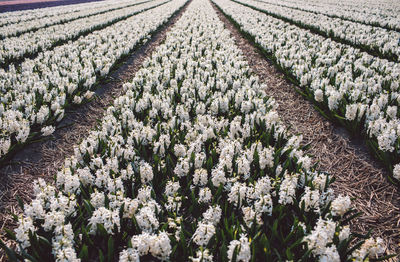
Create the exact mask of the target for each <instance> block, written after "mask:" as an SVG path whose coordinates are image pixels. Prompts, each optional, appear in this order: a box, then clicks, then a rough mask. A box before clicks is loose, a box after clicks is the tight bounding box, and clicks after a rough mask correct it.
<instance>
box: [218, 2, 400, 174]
mask: <svg viewBox="0 0 400 262" xmlns="http://www.w3.org/2000/svg"><path fill="white" fill-rule="evenodd" d="M216 3H217V4H218V5H219V6H220V8H222V9H223V11H224V12H225V13H226V14H227V15H229V16H230V17H231V18H232V19H233V20H234V21H236V22H237V23H238V24H239V26H240V28H241V30H243V31H245V32H247V33H248V34H250V35H251V36H252V37H253V38H254V41H255V42H256V43H257V44H259V45H260V46H261V48H262V49H264V50H265V51H266V52H267V53H268V54H269V55H270V56H271V57H272V58H273V59H275V60H276V62H277V63H278V64H279V65H280V66H281V67H282V68H283V69H284V70H285V71H286V72H288V73H289V74H291V75H292V76H294V77H295V78H296V79H297V81H298V84H299V85H300V86H302V87H303V88H304V89H305V92H306V95H308V97H309V98H310V99H312V100H314V102H315V103H316V104H317V105H318V106H319V107H320V108H321V109H322V110H323V111H325V113H326V115H327V116H328V117H329V118H331V119H334V120H336V121H339V122H340V123H342V124H343V125H345V126H346V127H347V128H348V129H349V130H351V131H352V132H353V133H354V134H358V135H359V134H360V133H361V132H364V133H365V138H366V140H367V142H368V143H369V145H370V146H371V147H373V148H374V150H375V151H376V152H377V156H378V157H380V158H381V159H382V161H384V163H385V165H387V167H388V168H389V170H391V171H393V176H394V178H396V179H400V164H399V159H400V120H399V117H400V87H399V83H400V64H399V63H392V62H388V61H387V60H383V59H379V58H376V57H373V56H371V55H368V54H367V53H365V52H360V51H359V50H358V49H355V48H353V47H351V46H348V45H343V44H340V43H337V42H335V41H332V40H331V39H329V38H324V37H321V36H319V35H315V34H313V33H311V32H309V31H308V30H303V29H301V28H299V27H297V26H293V25H290V24H289V23H286V22H284V21H282V20H280V19H276V18H273V17H270V16H268V15H266V14H264V13H261V12H258V11H256V10H253V9H251V8H248V7H245V6H243V5H241V4H237V3H234V2H232V1H228V0H216Z"/></svg>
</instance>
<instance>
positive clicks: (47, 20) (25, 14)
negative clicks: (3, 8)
mask: <svg viewBox="0 0 400 262" xmlns="http://www.w3.org/2000/svg"><path fill="white" fill-rule="evenodd" d="M110 3H113V4H115V5H114V6H110ZM132 3H135V2H132V0H116V1H110V0H106V1H101V2H90V3H82V4H76V5H61V6H56V7H47V8H46V9H45V10H46V11H45V12H43V10H44V9H42V8H39V9H29V10H22V11H14V12H5V13H1V14H0V30H1V31H2V32H3V33H1V34H0V35H1V37H6V36H12V35H15V34H20V33H22V32H27V31H31V30H35V29H39V28H41V27H45V26H49V25H53V24H57V23H63V22H68V21H70V20H73V19H77V18H79V17H84V16H87V15H90V14H95V13H97V12H101V11H107V10H111V9H115V8H119V7H123V6H127V5H131V4H132ZM136 3H139V2H136ZM31 22H32V23H31ZM16 24H19V25H16ZM14 26H16V27H14ZM5 28H10V29H9V30H5ZM6 31H10V33H7V32H6ZM15 32H16V33H15Z"/></svg>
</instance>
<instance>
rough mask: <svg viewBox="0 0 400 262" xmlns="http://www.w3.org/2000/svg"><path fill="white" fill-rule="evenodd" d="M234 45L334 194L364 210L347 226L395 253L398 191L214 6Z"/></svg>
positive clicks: (399, 240) (399, 238) (359, 145)
mask: <svg viewBox="0 0 400 262" xmlns="http://www.w3.org/2000/svg"><path fill="white" fill-rule="evenodd" d="M213 6H214V8H215V10H216V11H217V13H218V15H219V17H220V19H221V20H222V21H223V22H224V24H225V26H226V28H227V29H228V30H230V31H231V34H232V36H233V37H234V39H235V42H236V44H237V45H238V46H239V48H240V49H241V50H242V52H243V54H244V55H245V57H246V58H247V60H248V62H249V65H250V68H251V69H252V70H253V72H255V73H256V74H257V75H258V76H259V78H260V80H261V82H263V83H266V84H267V86H268V88H267V90H266V92H267V95H269V96H271V97H273V98H274V99H275V100H276V102H277V103H278V104H279V107H278V113H279V115H280V117H281V119H282V120H283V121H284V123H285V124H286V126H288V127H290V128H291V129H290V130H291V133H293V134H302V135H303V138H304V139H303V142H304V144H308V143H310V144H311V147H310V149H309V150H308V151H307V153H308V154H310V155H312V156H313V158H314V160H316V161H318V168H319V169H320V170H322V171H326V172H328V173H330V174H332V175H333V176H334V177H335V178H336V181H335V183H334V184H333V189H334V191H335V194H343V195H349V196H350V197H352V198H355V199H354V200H353V205H354V208H355V209H357V210H358V211H361V212H362V213H363V214H362V215H361V216H360V217H359V218H357V219H356V220H354V221H353V222H352V224H351V227H352V230H353V232H361V233H367V232H368V230H369V229H372V230H373V233H372V235H373V236H375V237H381V238H382V239H383V240H384V241H385V244H386V245H387V250H388V251H389V252H390V253H391V254H393V253H395V254H398V253H399V252H400V246H399V244H400V225H399V224H400V195H399V192H398V191H397V189H396V187H395V186H393V185H392V184H390V183H389V182H388V181H387V179H386V175H387V174H386V171H385V170H384V169H383V168H382V166H381V165H380V164H379V163H378V162H377V161H375V160H374V159H373V158H372V157H371V155H370V154H369V152H368V150H367V148H366V147H364V146H363V145H362V143H361V142H360V141H355V140H354V139H351V138H350V137H349V136H348V134H347V132H346V131H345V130H344V129H343V128H340V127H337V126H335V125H333V124H332V123H331V122H329V121H328V120H327V119H325V118H324V117H323V116H322V115H320V114H319V113H318V112H317V111H316V110H315V109H314V107H313V105H312V103H310V102H309V101H307V100H306V99H305V98H304V97H303V96H301V95H300V94H299V93H297V92H296V87H295V86H294V85H293V84H291V83H290V82H289V81H288V80H286V79H285V76H284V74H283V73H281V72H279V71H278V69H276V67H274V65H273V64H272V62H271V61H268V60H267V59H266V58H265V56H263V55H262V54H261V52H260V51H259V50H258V49H257V48H256V47H254V46H253V45H252V43H251V42H250V41H249V40H247V39H246V38H244V37H243V36H242V34H241V33H240V32H239V31H238V29H237V28H236V27H235V26H234V25H233V24H232V23H231V22H230V21H229V20H228V19H227V18H226V17H225V16H224V15H223V14H222V13H221V12H220V11H219V10H218V9H217V8H216V7H215V5H213Z"/></svg>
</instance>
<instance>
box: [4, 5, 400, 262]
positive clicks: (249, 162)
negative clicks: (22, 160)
mask: <svg viewBox="0 0 400 262" xmlns="http://www.w3.org/2000/svg"><path fill="white" fill-rule="evenodd" d="M320 1H322V0H313V1H310V3H311V4H310V6H309V8H314V9H312V10H313V11H312V12H309V13H307V14H303V13H305V12H308V11H305V10H306V9H300V8H299V7H298V5H300V4H299V3H300V2H296V0H294V1H290V2H287V3H286V2H284V3H280V1H278V0H274V1H267V0H265V1H250V0H212V1H209V0H190V1H187V0H150V1H128V0H118V1H113V2H110V1H105V2H96V3H89V4H80V5H72V6H68V7H66V8H62V7H55V8H48V9H49V10H48V12H39V11H35V10H32V11H21V12H15V13H10V14H8V13H6V14H2V15H1V14H0V21H1V22H0V25H1V26H0V35H1V36H2V37H3V39H2V40H1V43H0V46H1V49H0V50H1V59H2V60H1V65H2V66H3V68H2V69H0V94H1V97H0V130H1V133H0V165H1V164H5V165H7V163H8V161H10V159H12V155H13V154H14V153H15V152H17V151H23V150H24V147H25V146H26V145H27V144H28V143H31V142H32V141H33V140H35V139H37V138H40V137H43V136H49V135H51V134H52V133H54V132H57V130H56V129H57V128H58V123H59V122H60V121H62V119H63V118H64V116H65V114H68V109H69V108H72V107H78V106H79V105H80V104H82V103H90V101H91V99H92V97H93V95H94V91H95V88H96V87H97V86H99V85H102V84H104V79H106V78H107V76H108V75H109V74H110V73H111V72H112V69H113V68H116V67H118V66H119V64H120V63H121V61H123V60H124V59H125V58H126V57H128V56H130V55H131V54H132V53H134V52H135V51H136V50H137V49H138V48H139V47H141V46H143V45H145V44H146V42H148V41H150V42H151V38H152V36H154V35H156V34H157V31H158V30H160V28H162V27H163V26H164V25H166V24H167V22H168V21H170V20H171V18H172V17H174V16H175V15H176V14H178V13H180V14H181V16H180V17H179V18H178V20H177V21H176V22H175V23H174V24H173V25H172V26H171V28H170V30H169V31H168V32H167V33H166V37H165V40H163V41H162V42H161V44H160V45H158V46H157V47H156V48H155V50H154V52H152V53H151V54H148V56H147V58H146V59H144V61H143V62H142V64H141V67H140V68H139V69H138V70H137V71H135V73H134V74H132V75H131V76H130V78H129V80H128V81H125V83H124V84H123V85H122V86H121V87H120V88H121V89H122V93H121V95H118V96H116V97H115V99H114V100H113V103H112V104H111V105H110V106H108V107H106V108H104V114H103V116H102V118H101V119H99V121H98V124H97V125H96V126H95V127H94V128H93V129H92V130H91V131H89V132H88V133H87V135H85V136H84V137H85V138H84V139H83V140H82V141H80V143H78V144H75V145H71V147H72V148H73V154H72V155H69V156H67V157H66V158H65V159H64V158H63V159H64V161H63V165H62V166H59V167H58V170H59V171H58V172H57V173H56V174H52V175H54V180H53V181H51V182H48V181H45V180H44V179H42V178H39V179H37V180H36V181H34V182H32V188H33V197H32V199H31V201H29V202H26V203H23V202H22V201H19V202H20V203H19V204H20V208H21V212H19V213H18V214H13V217H14V219H15V221H16V223H17V225H16V226H15V228H14V229H13V230H4V234H5V235H7V238H8V240H9V241H11V242H12V244H11V245H7V244H5V242H4V241H2V240H0V247H2V248H3V250H4V253H5V254H6V255H7V257H8V260H9V261H38V262H39V261H198V262H206V261H209V262H212V261H243V262H247V261H323V262H329V261H332V262H339V261H349V262H350V261H360V262H362V261H381V260H385V259H389V258H390V257H392V255H390V254H389V253H390V252H388V250H387V247H386V246H385V241H384V240H383V239H382V238H380V237H372V236H371V234H370V233H368V234H362V233H361V232H357V231H355V230H354V229H353V228H350V225H351V223H352V222H353V220H354V219H355V218H356V217H357V216H359V213H358V212H357V210H356V208H355V207H354V205H353V204H352V199H351V198H350V197H349V196H347V195H344V194H338V193H337V192H335V191H334V187H333V186H332V184H333V183H334V181H335V178H334V177H333V176H331V175H330V174H329V172H325V171H321V170H320V169H319V168H318V167H317V164H316V163H315V161H314V159H313V158H312V156H310V155H308V154H307V153H306V150H307V148H308V147H312V146H313V144H312V143H311V144H308V145H307V146H304V143H303V141H302V140H303V136H302V135H301V134H293V133H292V132H291V130H290V128H289V127H287V126H286V125H285V124H284V122H283V121H282V120H281V117H280V113H279V112H278V104H277V102H276V101H275V99H274V98H273V97H270V96H268V95H267V94H266V90H267V89H268V88H269V87H268V85H267V84H265V83H263V80H262V79H260V78H259V76H257V74H255V73H254V72H253V70H252V69H251V68H250V65H249V62H248V60H246V57H245V55H244V54H243V52H242V50H241V49H240V48H239V46H238V43H237V42H235V40H234V38H233V36H232V35H231V32H230V31H229V30H228V29H226V26H225V24H224V22H223V21H221V19H220V18H219V16H218V13H217V9H219V10H220V11H222V12H223V13H224V14H225V15H226V16H227V17H228V18H229V19H231V21H232V22H233V23H235V25H236V26H238V27H239V28H240V30H241V32H242V33H243V34H244V35H245V36H246V37H248V38H250V39H252V41H254V44H255V45H257V46H258V47H259V48H260V49H261V50H263V51H264V54H265V55H266V56H267V57H268V58H269V59H272V61H274V62H275V63H276V64H277V66H278V67H279V68H280V69H281V70H283V71H284V72H285V74H286V77H288V78H289V79H291V80H292V81H293V82H295V83H296V84H297V85H298V86H299V87H300V88H301V90H302V92H303V95H304V96H306V97H307V98H308V99H310V100H311V101H312V102H313V103H315V105H316V109H317V110H318V111H319V112H320V113H321V114H323V115H324V116H325V117H327V118H328V119H330V120H332V121H336V122H338V123H339V124H341V125H343V126H345V127H347V128H348V130H350V131H351V132H352V133H353V134H358V135H360V134H361V137H362V138H363V139H364V140H365V142H366V143H368V145H369V146H370V147H371V148H372V149H373V150H374V152H375V155H376V156H378V157H379V160H380V161H381V163H383V164H385V166H386V167H387V168H388V170H389V171H390V172H388V173H389V174H388V176H389V179H390V181H391V182H393V183H394V184H396V183H398V180H400V122H399V121H400V120H399V117H400V108H399V106H400V105H399V104H400V91H399V89H400V87H399V82H400V67H399V63H398V55H397V53H398V51H399V48H398V47H397V48H396V47H395V45H394V44H393V41H392V40H393V39H389V38H388V37H383V36H382V37H381V34H382V32H383V31H388V30H391V29H392V28H396V26H397V24H396V21H392V22H391V23H387V24H385V25H384V26H383V27H382V28H380V29H376V28H374V27H373V25H374V26H375V24H376V23H379V21H380V20H379V17H380V16H379V14H378V13H377V14H376V17H374V19H375V20H371V21H370V22H365V21H361V22H362V23H361V22H360V21H359V20H360V19H359V18H358V17H357V16H355V15H353V13H352V12H350V11H348V12H343V13H342V14H341V15H339V14H338V12H340V10H336V11H335V9H332V10H326V12H328V11H329V12H332V13H329V15H328V14H326V13H324V10H325V9H322V8H318V6H319V5H318V4H320ZM111 3H112V4H111ZM314 5H315V6H314ZM349 5H350V4H349ZM348 8H349V9H350V7H348ZM289 9H290V12H289V11H288V10H289ZM344 10H346V9H344ZM388 12H389V11H388ZM382 15H383V14H382ZM322 16H323V17H324V19H325V20H323V19H322V18H320V17H322ZM347 16H349V17H351V19H350V18H346V17H347ZM339 17H342V18H339ZM344 18H346V19H344ZM315 19H318V20H320V21H321V24H319V25H316V26H314V25H313V24H312V21H313V20H314V21H315ZM340 19H342V21H343V22H342V23H341V24H338V23H337V20H340ZM3 20H4V21H3ZM5 20H8V21H7V22H6V21H5ZM385 27H387V28H385ZM343 28H346V29H343ZM388 28H390V29H388ZM315 30H317V31H318V32H315ZM343 30H344V31H343ZM346 30H348V31H346ZM379 30H381V31H379ZM324 32H325V33H326V35H325V36H324V34H325V33H324ZM349 32H351V34H355V35H357V37H356V39H354V38H349V34H350V33H349ZM374 34H376V35H377V36H378V35H379V36H380V37H381V38H378V37H375V36H374ZM390 34H391V35H390V37H393V36H394V37H397V35H398V34H399V32H397V31H396V30H392V31H390ZM362 36H365V37H362ZM338 39H341V40H340V41H339V40H338ZM374 41H375V42H374ZM360 45H362V46H363V48H361V47H360ZM365 46H367V47H368V48H370V51H371V54H370V53H368V52H369V51H368V52H367V51H365V49H366V48H364V47H365ZM360 48H361V49H360ZM372 51H374V52H375V51H376V53H374V54H372V53H373V52H372ZM374 55H375V56H374ZM387 57H391V59H387Z"/></svg>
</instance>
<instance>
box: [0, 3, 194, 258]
mask: <svg viewBox="0 0 400 262" xmlns="http://www.w3.org/2000/svg"><path fill="white" fill-rule="evenodd" d="M190 2H191V1H189V2H188V3H186V5H185V6H184V8H182V10H181V11H180V12H178V13H177V14H176V15H175V16H173V17H172V18H171V19H170V21H169V22H168V23H167V24H166V25H164V26H163V27H162V29H161V30H159V31H158V32H157V33H156V34H155V35H154V36H153V37H152V38H151V39H150V40H149V41H147V43H146V44H145V45H144V46H142V47H141V48H140V49H138V50H137V51H136V52H134V53H133V54H132V55H131V56H130V57H129V58H128V59H127V60H126V61H125V63H124V64H123V65H122V66H120V67H119V68H118V69H117V70H116V71H114V72H113V73H112V74H111V75H110V76H109V77H108V78H107V79H106V81H105V82H107V83H105V84H102V85H101V87H100V88H98V89H97V90H96V97H95V98H94V99H93V100H92V101H90V102H89V103H87V104H85V105H83V106H80V107H78V108H76V109H75V110H70V111H69V112H66V114H65V115H66V116H65V118H64V119H63V120H62V121H61V123H60V124H59V128H57V130H56V131H55V132H54V134H53V135H52V137H51V139H50V140H47V141H43V142H39V143H35V144H31V145H28V146H27V147H26V148H24V149H23V151H21V152H19V153H17V154H16V155H15V156H14V157H13V159H12V160H11V161H10V165H8V166H6V167H4V168H2V169H0V239H2V240H3V241H5V240H6V239H5V237H4V228H10V229H13V228H15V226H16V223H15V222H14V221H13V220H12V217H11V213H14V214H18V213H20V212H21V209H20V208H19V206H18V203H17V200H16V196H19V197H20V198H21V199H22V200H23V201H24V202H29V201H30V200H31V199H32V197H33V196H32V186H33V181H34V180H36V179H38V178H43V179H44V180H46V181H48V182H50V183H52V182H53V176H54V175H55V174H56V172H57V170H58V169H59V168H60V167H61V166H62V164H63V163H64V160H65V158H67V157H68V156H71V155H72V154H73V150H74V149H73V147H74V145H78V144H79V142H80V141H81V140H82V139H84V138H85V137H86V135H87V134H88V133H89V131H90V130H91V129H93V128H94V127H95V126H96V125H97V124H98V121H99V120H100V119H101V118H102V116H103V114H104V112H105V110H106V109H107V107H108V106H110V105H112V102H113V101H114V98H115V97H118V96H120V95H121V94H122V88H121V87H122V85H123V83H125V82H127V81H128V80H130V79H131V78H132V77H133V76H134V74H135V73H136V72H137V71H138V70H139V68H140V67H141V65H142V63H143V61H144V60H145V59H146V58H147V57H148V56H150V55H151V53H152V52H153V51H154V50H155V48H156V47H157V46H159V45H160V44H161V43H162V42H163V41H164V40H165V38H166V34H167V32H168V31H169V30H170V29H171V27H172V26H173V25H174V24H175V22H176V21H177V20H178V19H179V18H180V17H181V15H182V14H183V12H184V11H185V10H186V8H187V5H188V4H189V3H190ZM6 243H8V244H11V242H10V241H9V242H6ZM3 261H6V256H5V254H4V253H3V250H2V249H0V262H3Z"/></svg>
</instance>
